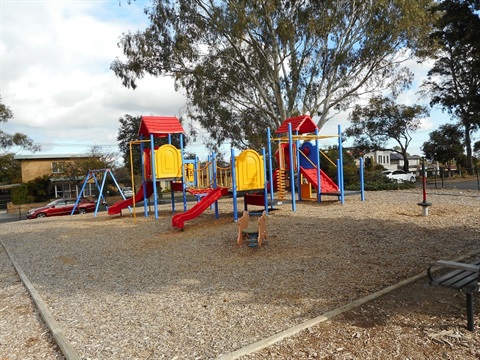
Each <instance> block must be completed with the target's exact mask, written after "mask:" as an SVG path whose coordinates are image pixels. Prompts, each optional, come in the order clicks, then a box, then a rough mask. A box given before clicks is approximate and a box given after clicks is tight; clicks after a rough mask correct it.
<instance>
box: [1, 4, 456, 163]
mask: <svg viewBox="0 0 480 360" xmlns="http://www.w3.org/2000/svg"><path fill="white" fill-rule="evenodd" d="M119 2H121V5H119ZM149 3H150V2H149V1H146V0H137V1H135V2H133V1H132V5H128V4H127V1H126V0H121V1H119V0H105V1H104V0H76V1H75V0H50V1H45V0H0V17H1V18H0V24H1V25H0V27H1V28H0V53H1V59H0V72H1V74H0V75H1V78H0V96H1V98H2V102H3V103H4V104H5V105H6V106H8V107H9V108H10V109H11V110H12V111H13V113H14V118H13V119H11V120H10V121H9V122H8V123H7V124H2V125H1V126H2V130H4V131H6V132H8V133H14V132H23V133H25V134H27V135H28V136H30V137H31V138H32V139H33V140H34V142H35V143H36V144H39V145H41V146H42V153H44V154H60V153H62V154H63V153H68V154H70V153H85V152H87V151H88V150H89V149H90V148H91V147H92V146H93V145H98V146H102V147H103V148H105V149H106V150H112V151H118V148H117V141H116V137H117V133H118V128H119V122H118V119H119V118H120V117H122V116H124V115H125V114H130V115H133V116H137V115H165V116H180V113H181V109H182V107H183V106H184V104H185V100H184V98H183V96H182V94H180V93H177V92H175V90H174V87H173V81H172V80H171V79H170V78H161V79H158V78H157V79H154V78H147V79H144V80H142V81H140V82H139V86H138V88H137V89H136V90H131V89H126V88H124V87H123V86H122V85H121V81H120V79H118V78H116V77H115V75H114V73H113V72H112V71H111V70H110V64H111V63H112V61H113V60H114V59H115V58H116V57H122V51H121V49H119V48H118V46H117V43H118V40H119V37H120V36H121V34H122V33H124V32H128V31H132V32H135V31H136V30H142V29H144V28H145V27H146V26H147V24H148V20H147V18H146V16H145V15H144V13H143V8H144V7H145V6H146V5H148V4H149ZM410 66H411V68H412V70H414V71H415V73H416V74H417V78H416V81H417V82H420V81H421V79H422V77H423V76H425V74H426V71H427V70H428V68H427V66H422V65H419V64H416V63H414V62H411V63H410ZM401 100H402V101H403V102H405V103H406V104H409V105H410V104H413V103H416V102H418V98H417V96H416V95H415V89H413V90H412V91H410V92H408V93H405V94H403V95H402V98H401ZM446 121H447V118H446V116H445V115H442V114H441V112H440V111H434V112H432V115H431V116H430V118H428V119H424V121H423V123H422V129H420V131H419V132H418V133H417V134H416V135H414V141H413V142H412V145H411V147H410V153H412V154H418V155H421V152H420V146H421V145H422V143H423V142H424V141H426V140H427V139H428V133H429V132H430V131H432V129H435V128H437V127H438V125H439V124H441V123H444V122H446ZM338 124H341V125H342V127H346V126H347V125H348V124H347V122H346V119H345V115H342V116H339V117H338V118H336V119H333V120H331V121H330V122H329V123H328V124H327V125H326V126H325V127H324V129H322V132H321V134H335V133H336V131H337V125H338ZM185 128H186V130H187V131H188V129H187V127H185ZM187 151H189V152H193V153H197V154H199V155H200V156H201V158H203V157H204V156H205V154H206V151H205V148H204V147H203V146H202V144H196V145H193V146H189V147H188V148H187ZM22 154H27V153H26V152H22Z"/></svg>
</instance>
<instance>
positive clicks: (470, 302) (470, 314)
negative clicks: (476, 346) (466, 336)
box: [467, 293, 475, 331]
mask: <svg viewBox="0 0 480 360" xmlns="http://www.w3.org/2000/svg"><path fill="white" fill-rule="evenodd" d="M467 329H468V330H470V331H475V322H474V320H473V294H472V293H467Z"/></svg>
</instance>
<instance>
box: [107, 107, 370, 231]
mask: <svg viewBox="0 0 480 360" xmlns="http://www.w3.org/2000/svg"><path fill="white" fill-rule="evenodd" d="M338 129H339V130H338V134H337V135H333V136H332V135H330V136H326V135H323V136H320V135H318V128H317V126H316V124H315V123H314V122H313V121H312V119H311V118H310V117H309V116H307V115H303V116H298V117H294V118H290V119H287V120H285V121H284V123H283V124H282V125H281V126H280V127H279V128H278V129H277V131H276V132H275V134H276V135H277V136H276V137H273V138H271V136H270V129H268V130H267V144H268V152H267V151H266V150H265V148H263V149H262V152H261V154H259V153H257V152H256V151H255V150H252V149H246V150H243V151H242V152H241V153H240V154H239V155H238V156H236V155H235V151H234V149H232V150H231V158H230V162H229V163H228V164H227V165H225V166H223V167H222V166H220V165H219V164H218V161H217V159H216V155H215V153H212V154H211V156H209V157H208V160H207V161H205V162H203V163H200V162H199V161H198V158H195V159H191V160H187V159H185V156H184V146H183V134H184V130H183V127H182V125H181V124H180V122H179V120H178V119H177V118H176V117H160V116H143V117H142V120H141V123H140V128H139V137H140V140H136V141H132V142H131V143H130V153H132V146H133V145H139V146H140V150H141V154H142V156H141V159H142V164H141V165H142V166H141V168H142V184H141V187H140V188H139V190H138V192H137V193H136V194H134V196H133V197H132V198H130V199H124V200H122V201H119V202H117V203H115V204H114V205H112V206H110V207H109V208H108V213H109V214H110V215H114V214H119V213H121V211H122V209H126V208H129V210H130V211H132V210H131V207H133V214H134V217H135V216H136V212H135V204H136V203H137V202H139V201H142V200H143V203H144V213H145V217H148V207H147V202H148V201H149V198H150V197H151V196H152V195H153V205H154V214H155V218H157V219H158V200H157V199H158V189H157V187H158V183H159V181H160V180H164V181H169V182H170V184H171V186H170V189H171V205H172V212H175V192H180V191H181V192H182V198H183V213H178V214H175V215H174V216H173V218H172V226H173V227H176V228H179V229H183V227H184V224H185V222H186V221H189V220H191V219H194V218H195V217H197V216H199V215H200V214H201V213H203V212H204V211H205V210H206V209H208V208H214V210H215V217H216V218H218V217H219V213H218V200H219V199H220V198H221V197H223V196H227V195H228V196H231V197H232V200H233V213H234V221H237V220H238V200H237V198H238V197H239V196H241V195H243V196H244V204H245V210H246V207H247V205H255V206H262V207H263V211H265V214H266V215H268V211H269V206H271V208H273V206H274V204H275V201H276V200H275V196H274V190H275V189H274V187H275V188H276V189H277V196H278V199H279V200H281V201H284V200H285V199H286V191H287V179H288V178H290V179H291V180H292V181H291V183H293V179H295V174H297V180H298V183H297V188H298V189H300V190H301V191H299V193H298V200H302V198H303V199H304V200H306V199H312V195H311V189H312V187H313V188H314V189H316V191H317V200H318V201H319V202H320V201H321V196H322V195H333V196H337V197H338V199H339V200H340V202H341V203H342V204H343V203H344V197H345V191H344V188H343V159H342V147H341V146H342V144H341V131H340V127H339V128H338ZM312 132H314V133H313V134H312ZM172 134H179V135H180V149H177V148H176V147H175V146H173V145H172V143H171V135H172ZM157 137H167V138H168V144H164V145H162V146H155V142H154V140H155V138H157ZM327 137H336V138H338V139H339V141H338V144H339V145H338V147H339V159H338V160H337V162H336V164H335V165H336V166H337V173H338V179H339V181H338V184H336V183H335V182H334V181H333V180H332V179H330V178H329V177H328V176H327V175H326V174H325V173H324V172H323V171H322V170H321V169H320V154H321V150H320V147H319V140H320V139H322V138H327ZM312 140H314V141H315V144H314V145H313V144H312V143H311V141H312ZM300 141H303V143H302V144H300ZM272 142H274V143H277V144H278V151H277V153H276V154H275V155H274V154H273V153H272ZM152 149H153V150H152ZM274 157H275V158H276V160H277V162H278V168H276V169H275V172H274V171H273V158H274ZM327 159H328V158H327ZM131 160H132V161H131V163H132V169H131V170H132V186H133V188H135V184H134V178H133V159H132V156H131ZM328 160H329V159H328ZM329 161H331V160H329ZM362 164H363V162H361V175H362V174H363V166H362ZM267 179H272V181H270V182H269V181H267ZM361 182H362V184H361V192H360V193H361V197H362V200H364V194H363V177H362V176H361ZM295 188H296V186H294V184H291V186H290V191H291V202H292V210H293V211H296V201H297V199H296V190H295ZM187 193H188V194H192V195H194V196H195V197H196V199H197V203H196V204H195V205H194V206H193V207H192V208H190V209H187Z"/></svg>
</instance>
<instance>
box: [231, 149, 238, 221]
mask: <svg viewBox="0 0 480 360" xmlns="http://www.w3.org/2000/svg"><path fill="white" fill-rule="evenodd" d="M230 156H231V160H230V163H231V167H232V191H233V221H235V222H237V221H238V210H237V205H238V204H237V179H236V177H237V174H236V171H235V150H233V149H230Z"/></svg>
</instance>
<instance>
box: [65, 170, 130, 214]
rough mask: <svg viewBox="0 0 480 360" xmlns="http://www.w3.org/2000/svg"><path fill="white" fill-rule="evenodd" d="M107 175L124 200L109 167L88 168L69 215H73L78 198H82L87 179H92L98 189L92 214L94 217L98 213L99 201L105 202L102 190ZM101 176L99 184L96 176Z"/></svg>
mask: <svg viewBox="0 0 480 360" xmlns="http://www.w3.org/2000/svg"><path fill="white" fill-rule="evenodd" d="M108 175H110V176H111V178H112V180H113V182H114V183H115V186H116V187H117V189H118V192H119V193H120V194H121V195H122V197H123V199H124V200H125V199H126V198H125V195H124V194H123V192H122V189H121V188H120V185H118V182H117V180H116V179H115V175H113V172H112V171H111V170H110V169H96V170H89V171H88V173H87V175H86V176H85V179H84V180H83V184H82V187H81V189H80V191H79V193H78V196H77V200H76V201H75V205H74V206H73V209H72V212H71V214H70V215H73V214H74V213H75V209H76V208H77V206H78V204H79V202H80V199H81V198H82V196H83V194H84V191H85V187H86V186H87V184H88V182H89V181H93V182H94V183H95V186H96V188H97V190H98V199H97V205H96V207H95V212H94V213H93V216H94V217H96V216H97V213H98V209H99V206H100V204H101V203H105V204H106V203H107V202H106V200H105V197H104V196H103V190H104V189H105V181H106V180H107V177H108ZM99 176H100V177H101V180H102V181H101V185H100V184H99V181H98V177H99Z"/></svg>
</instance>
